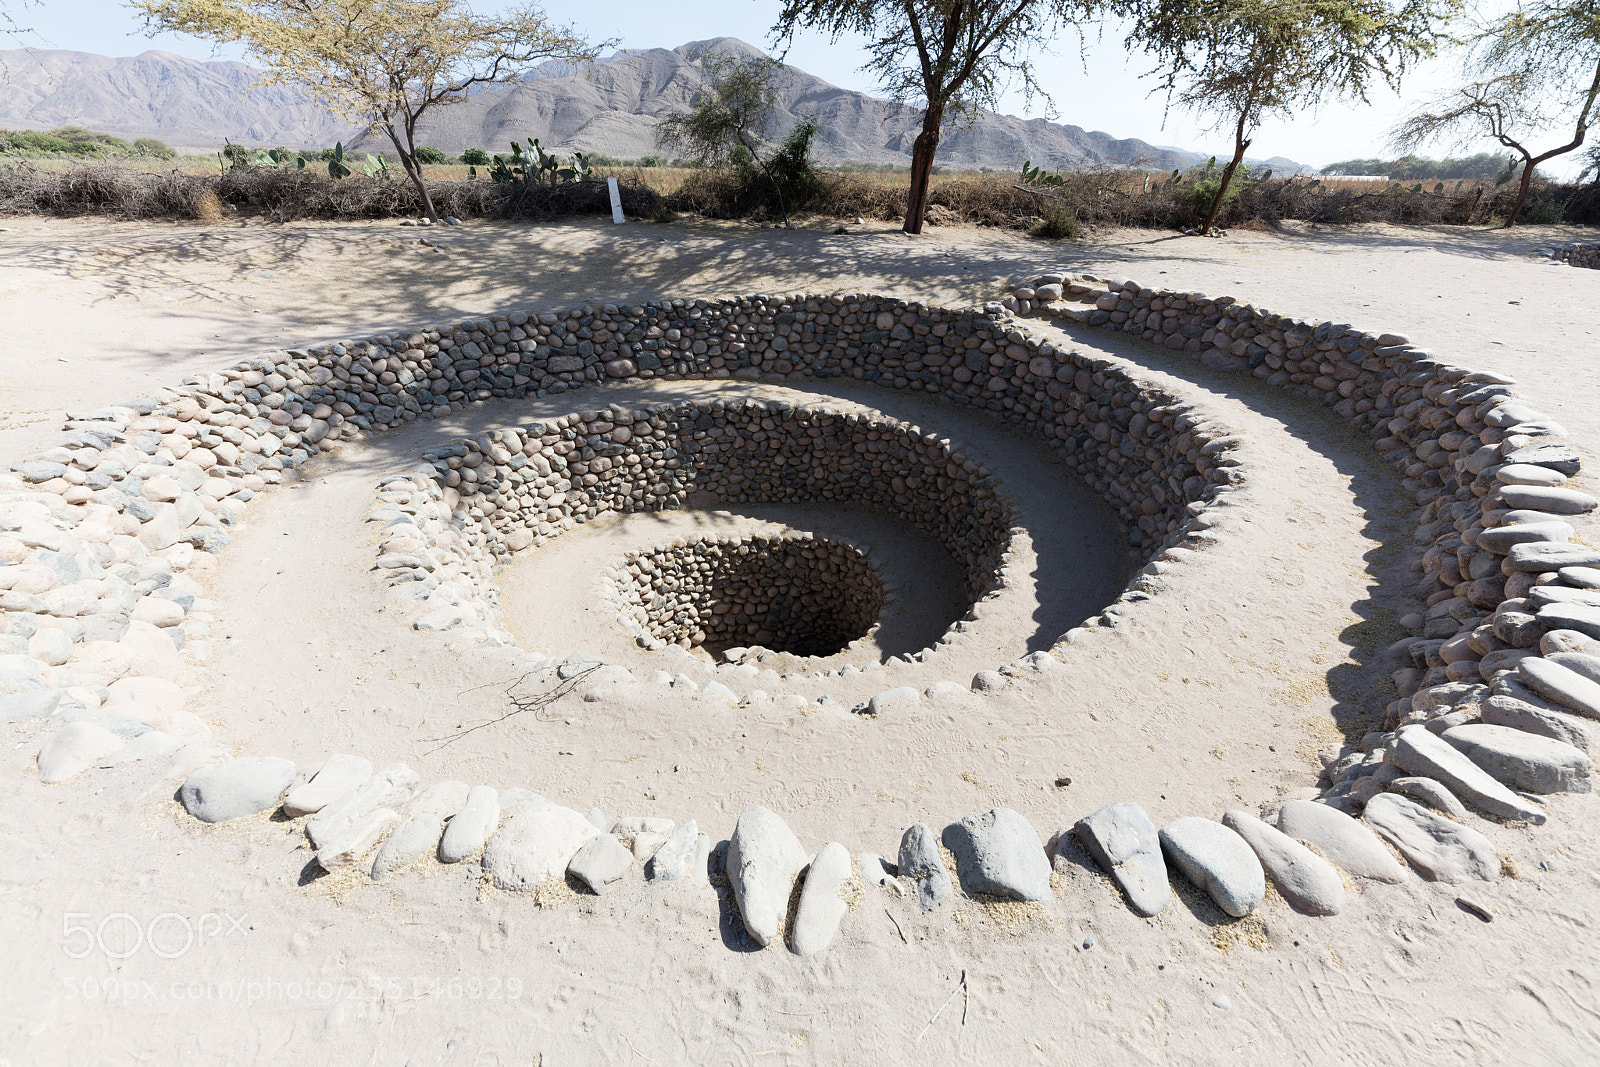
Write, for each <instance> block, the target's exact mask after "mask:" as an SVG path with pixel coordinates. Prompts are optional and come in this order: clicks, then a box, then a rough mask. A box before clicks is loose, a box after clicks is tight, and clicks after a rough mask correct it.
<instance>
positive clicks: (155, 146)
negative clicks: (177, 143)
mask: <svg viewBox="0 0 1600 1067" xmlns="http://www.w3.org/2000/svg"><path fill="white" fill-rule="evenodd" d="M133 151H134V154H135V155H140V156H149V157H152V158H154V159H175V158H177V155H178V153H177V151H176V150H175V149H174V148H173V147H172V146H171V145H169V144H167V142H165V141H161V140H157V139H156V138H154V137H140V138H138V139H137V140H135V141H134V142H133Z"/></svg>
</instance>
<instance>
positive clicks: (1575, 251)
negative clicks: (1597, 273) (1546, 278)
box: [1539, 244, 1600, 270]
mask: <svg viewBox="0 0 1600 1067" xmlns="http://www.w3.org/2000/svg"><path fill="white" fill-rule="evenodd" d="M1539 254H1540V255H1541V256H1544V257H1546V258H1547V259H1552V260H1555V261H1556V262H1557V263H1565V264H1566V265H1567V266H1569V267H1588V268H1589V269H1591V270H1600V244H1570V245H1557V246H1556V247H1555V248H1541V249H1540V250H1539Z"/></svg>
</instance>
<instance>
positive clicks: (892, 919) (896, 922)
mask: <svg viewBox="0 0 1600 1067" xmlns="http://www.w3.org/2000/svg"><path fill="white" fill-rule="evenodd" d="M883 913H884V914H885V915H887V916H889V921H890V922H892V923H894V932H895V933H897V934H899V935H900V940H901V941H904V942H905V943H906V944H908V945H909V944H911V942H910V941H907V940H906V932H905V931H904V930H902V929H900V922H899V920H898V919H896V918H895V917H894V912H892V911H890V910H889V909H888V908H884V909H883Z"/></svg>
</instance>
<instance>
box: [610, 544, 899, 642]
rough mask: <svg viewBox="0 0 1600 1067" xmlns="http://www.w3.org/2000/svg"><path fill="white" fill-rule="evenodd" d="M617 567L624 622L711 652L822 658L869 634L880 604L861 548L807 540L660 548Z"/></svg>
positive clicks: (877, 581)
mask: <svg viewBox="0 0 1600 1067" xmlns="http://www.w3.org/2000/svg"><path fill="white" fill-rule="evenodd" d="M617 570H618V572H619V575H618V579H617V582H616V588H617V599H618V601H619V603H620V606H621V608H622V611H623V618H624V620H625V622H626V623H628V624H633V625H638V626H642V627H644V628H645V630H646V631H647V632H648V633H649V634H650V635H651V637H653V638H655V639H656V640H657V641H661V642H664V643H670V644H677V645H681V646H682V647H684V648H690V647H705V648H707V649H709V650H710V651H712V652H713V653H716V654H719V655H720V654H721V653H722V652H724V651H726V650H729V649H737V648H743V647H746V646H749V645H761V646H763V647H765V648H771V649H776V650H778V651H780V652H790V653H792V654H794V655H797V656H831V655H833V654H834V653H836V652H838V651H840V650H841V649H842V648H844V647H846V646H847V645H849V644H850V642H852V641H855V640H858V639H860V638H861V637H864V636H866V635H867V634H868V633H869V632H870V631H871V630H872V628H873V627H874V626H875V625H876V624H877V621H878V613H879V612H880V611H882V610H883V605H884V600H885V594H884V588H883V580H882V579H881V578H879V577H878V574H877V572H876V570H874V568H873V566H872V564H871V562H870V561H869V560H868V559H867V557H866V556H865V555H863V554H862V552H861V550H860V549H857V548H855V547H853V546H851V545H846V544H841V543H839V542H837V541H830V540H827V539H825V538H817V537H814V536H812V535H809V534H793V533H785V534H782V535H775V536H757V537H747V538H709V539H705V540H699V541H693V542H691V543H688V544H676V545H663V546H660V547H658V548H654V549H651V550H649V551H645V552H630V553H629V554H628V555H627V557H626V558H625V559H624V560H623V561H622V564H621V566H620V567H619V568H617Z"/></svg>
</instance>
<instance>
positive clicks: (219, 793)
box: [178, 756, 294, 822]
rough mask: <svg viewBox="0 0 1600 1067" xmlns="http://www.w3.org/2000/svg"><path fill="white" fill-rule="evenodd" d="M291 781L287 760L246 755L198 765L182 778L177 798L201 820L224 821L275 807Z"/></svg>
mask: <svg viewBox="0 0 1600 1067" xmlns="http://www.w3.org/2000/svg"><path fill="white" fill-rule="evenodd" d="M293 783H294V764H293V763H291V762H290V761H289V760H286V759H278V758H276V757H273V756H245V757H243V758H241V759H232V760H224V761H223V762H221V763H213V764H211V765H210V766H207V767H201V768H200V769H199V770H197V771H195V772H194V773H193V774H191V775H189V777H188V778H186V779H185V780H184V783H183V785H182V787H181V788H179V790H178V799H179V800H180V801H182V803H183V808H184V810H185V811H187V812H188V813H189V814H190V815H193V816H194V817H195V818H197V819H199V820H200V821H201V822H227V821H228V820H229V819H239V818H243V817H244V816H246V815H254V814H256V813H257V812H261V811H269V810H271V809H272V808H275V807H277V806H278V798H279V797H281V796H283V791H284V790H285V789H288V788H289V786H290V785H292V784H293Z"/></svg>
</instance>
